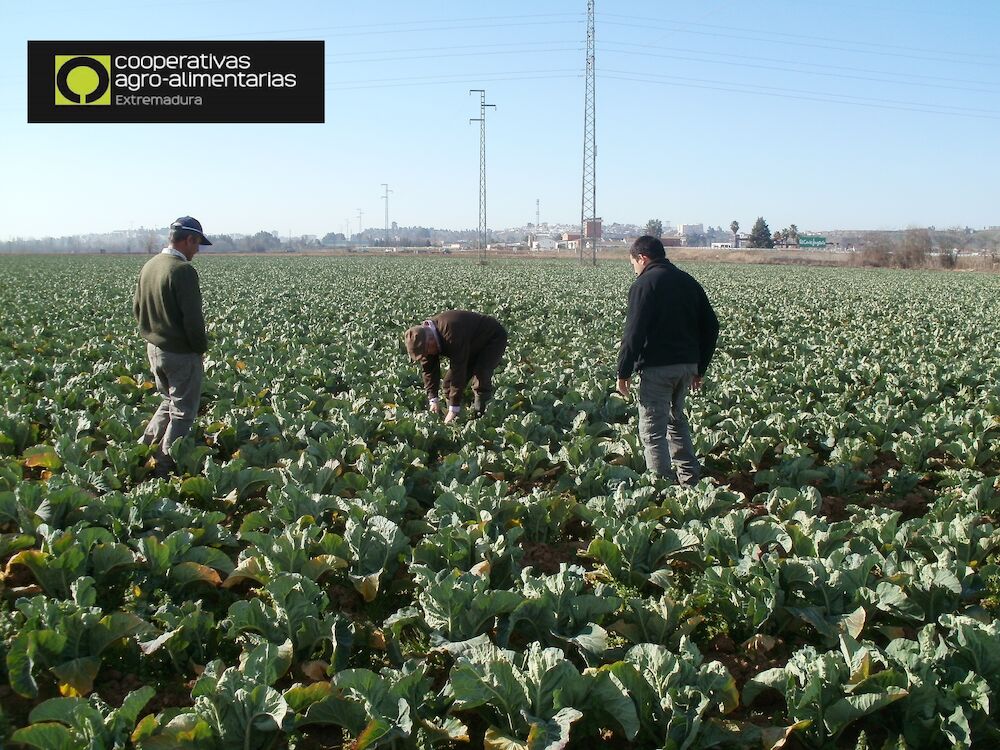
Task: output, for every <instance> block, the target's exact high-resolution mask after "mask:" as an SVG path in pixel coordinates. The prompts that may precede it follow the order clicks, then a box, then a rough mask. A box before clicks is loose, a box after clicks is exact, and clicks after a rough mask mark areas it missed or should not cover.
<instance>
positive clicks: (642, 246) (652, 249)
mask: <svg viewBox="0 0 1000 750" xmlns="http://www.w3.org/2000/svg"><path fill="white" fill-rule="evenodd" d="M628 254H629V262H630V263H631V264H632V270H633V271H635V274H636V276H638V275H639V274H640V273H642V269H644V268H645V267H646V266H647V265H649V264H650V263H651V262H652V261H654V260H663V259H664V258H666V257H667V253H666V251H665V250H664V249H663V243H662V242H660V240H659V238H658V237H652V236H650V235H648V234H646V235H643V236H642V237H640V238H639V239H637V240H636V241H635V242H633V243H632V247H630V248H629V251H628Z"/></svg>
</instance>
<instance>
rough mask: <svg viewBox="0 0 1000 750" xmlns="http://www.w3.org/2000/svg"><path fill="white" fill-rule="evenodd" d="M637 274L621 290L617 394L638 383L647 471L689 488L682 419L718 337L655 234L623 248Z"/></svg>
mask: <svg viewBox="0 0 1000 750" xmlns="http://www.w3.org/2000/svg"><path fill="white" fill-rule="evenodd" d="M629 261H630V263H631V264H632V270H633V271H634V272H635V275H636V276H637V277H638V278H636V280H635V281H634V282H633V284H632V287H631V288H630V289H629V293H628V317H627V318H626V321H625V333H624V334H623V335H622V345H621V351H620V353H619V356H618V391H619V392H620V393H621V394H622V395H623V396H626V397H627V396H628V395H629V379H630V378H631V377H632V373H633V372H634V371H636V372H639V373H641V378H640V382H639V435H640V436H641V437H642V442H643V445H644V446H645V449H646V451H645V453H646V467H647V468H648V469H649V470H650V471H655V472H656V473H657V474H661V475H664V476H670V475H671V473H673V472H672V468H673V470H675V471H676V475H677V481H679V482H681V483H682V484H695V483H697V481H698V478H699V477H700V475H701V467H700V465H699V464H698V459H697V458H696V457H695V455H694V446H693V445H692V443H691V430H690V428H689V427H688V421H687V417H686V416H685V415H684V399H685V397H686V396H687V392H688V390H689V389H690V390H694V391H697V390H698V389H699V388H701V383H702V378H703V377H704V376H705V370H706V369H707V368H708V363H709V362H710V361H711V360H712V355H713V354H714V353H715V344H716V341H717V340H718V338H719V320H718V318H717V317H716V316H715V311H714V310H713V309H712V304H711V303H710V302H709V301H708V297H707V296H706V294H705V290H704V289H702V288H701V284H699V283H698V282H697V281H695V280H694V278H692V277H691V276H690V275H689V274H687V273H685V272H684V271H682V270H680V269H679V268H678V267H677V266H675V265H674V264H673V263H671V262H670V261H669V260H667V258H666V253H665V251H664V250H663V243H662V242H660V240H658V239H657V238H656V237H650V236H645V237H640V238H639V239H637V240H636V241H635V242H634V243H633V245H632V248H631V249H630V251H629Z"/></svg>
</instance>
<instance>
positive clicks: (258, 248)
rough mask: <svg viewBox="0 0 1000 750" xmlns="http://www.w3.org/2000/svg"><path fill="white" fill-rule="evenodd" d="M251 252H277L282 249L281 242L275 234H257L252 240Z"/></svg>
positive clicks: (250, 243)
mask: <svg viewBox="0 0 1000 750" xmlns="http://www.w3.org/2000/svg"><path fill="white" fill-rule="evenodd" d="M249 245H250V252H252V253H266V252H269V251H273V250H277V249H279V248H280V247H281V240H279V239H278V237H277V236H276V235H275V233H273V232H264V231H261V232H257V234H255V235H254V236H253V237H251V238H250V242H249Z"/></svg>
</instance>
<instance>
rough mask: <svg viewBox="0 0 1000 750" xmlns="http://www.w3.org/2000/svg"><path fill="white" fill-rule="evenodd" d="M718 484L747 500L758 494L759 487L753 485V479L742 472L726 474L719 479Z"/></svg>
mask: <svg viewBox="0 0 1000 750" xmlns="http://www.w3.org/2000/svg"><path fill="white" fill-rule="evenodd" d="M719 483H720V484H725V485H728V486H729V489H731V490H732V491H733V492H738V493H740V494H741V495H743V497H745V498H746V499H747V500H751V499H753V498H754V497H755V496H756V495H757V494H758V493H759V492H760V487H758V486H757V485H756V484H755V483H754V481H753V477H752V476H751V475H749V474H744V473H742V472H736V473H733V474H726V475H724V476H722V477H720V478H719Z"/></svg>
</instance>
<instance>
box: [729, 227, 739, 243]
mask: <svg viewBox="0 0 1000 750" xmlns="http://www.w3.org/2000/svg"><path fill="white" fill-rule="evenodd" d="M729 231H730V232H732V233H733V247H739V246H740V234H739V232H740V223H739V222H738V221H734V222H733V223H732V224H730V225H729Z"/></svg>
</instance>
